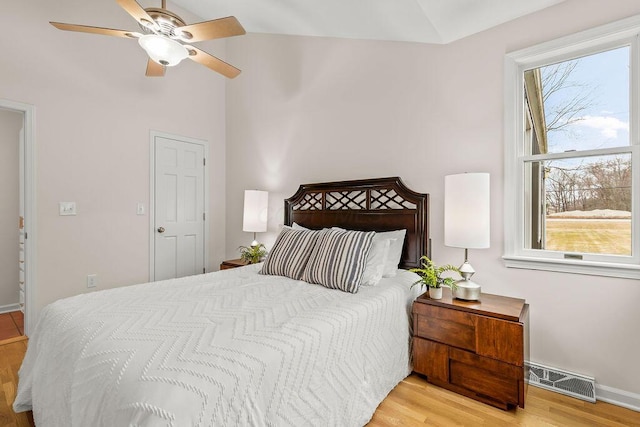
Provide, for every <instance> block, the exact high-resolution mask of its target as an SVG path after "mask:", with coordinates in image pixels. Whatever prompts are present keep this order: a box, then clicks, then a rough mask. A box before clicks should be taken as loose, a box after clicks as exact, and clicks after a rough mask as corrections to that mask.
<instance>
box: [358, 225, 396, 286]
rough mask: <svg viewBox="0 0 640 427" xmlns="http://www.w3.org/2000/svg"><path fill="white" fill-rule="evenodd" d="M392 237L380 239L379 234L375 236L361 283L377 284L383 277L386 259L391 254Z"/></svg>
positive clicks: (363, 284)
mask: <svg viewBox="0 0 640 427" xmlns="http://www.w3.org/2000/svg"><path fill="white" fill-rule="evenodd" d="M390 246H391V239H380V238H378V234H377V233H376V236H375V237H374V238H373V243H372V244H371V249H369V254H368V255H367V261H366V264H365V267H364V272H363V273H362V279H361V281H360V285H362V286H375V285H377V284H378V282H379V281H380V280H381V279H382V275H383V274H384V266H385V260H386V259H387V256H388V254H389V247H390Z"/></svg>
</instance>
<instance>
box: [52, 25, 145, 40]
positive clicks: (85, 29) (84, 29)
mask: <svg viewBox="0 0 640 427" xmlns="http://www.w3.org/2000/svg"><path fill="white" fill-rule="evenodd" d="M49 23H50V24H51V25H53V26H54V27H56V28H57V29H59V30H65V31H78V32H81V33H92V34H102V35H105V36H114V37H128V38H132V39H135V38H138V37H140V36H141V35H142V34H140V33H136V32H135V31H125V30H113V29H111V28H102V27H90V26H88V25H76V24H64V23H62V22H49Z"/></svg>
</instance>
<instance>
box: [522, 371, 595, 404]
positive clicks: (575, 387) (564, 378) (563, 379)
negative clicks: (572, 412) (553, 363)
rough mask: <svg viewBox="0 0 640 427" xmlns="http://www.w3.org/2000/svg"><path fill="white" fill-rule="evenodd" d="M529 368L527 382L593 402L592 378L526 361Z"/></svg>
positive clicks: (593, 384)
mask: <svg viewBox="0 0 640 427" xmlns="http://www.w3.org/2000/svg"><path fill="white" fill-rule="evenodd" d="M525 365H526V366H527V367H528V368H529V378H528V379H527V381H528V382H529V384H531V385H533V386H536V387H541V388H544V389H547V390H551V391H555V392H557V393H562V394H566V395H567V396H571V397H575V398H578V399H582V400H586V401H587V402H591V403H595V401H596V382H595V379H594V378H591V377H586V376H584V375H579V374H574V373H572V372H567V371H563V370H561V369H557V368H550V367H548V366H544V365H539V364H537V363H532V362H526V363H525Z"/></svg>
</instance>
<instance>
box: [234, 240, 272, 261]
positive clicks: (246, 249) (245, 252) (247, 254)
mask: <svg viewBox="0 0 640 427" xmlns="http://www.w3.org/2000/svg"><path fill="white" fill-rule="evenodd" d="M238 250H239V251H240V258H242V260H243V261H246V262H248V263H249V264H256V263H258V262H260V261H262V260H263V259H264V257H266V256H267V248H265V246H264V245H263V244H262V243H258V244H257V245H255V246H240V247H239V248H238Z"/></svg>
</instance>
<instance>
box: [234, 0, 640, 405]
mask: <svg viewBox="0 0 640 427" xmlns="http://www.w3.org/2000/svg"><path fill="white" fill-rule="evenodd" d="M638 13H640V3H638V2H637V1H635V0H616V1H607V2H604V1H600V0H568V1H566V2H564V3H562V4H559V5H557V6H554V7H551V8H548V9H545V10H543V11H541V12H538V13H536V14H533V15H529V16H526V17H523V18H521V19H518V20H516V21H514V22H511V23H507V24H504V25H502V26H500V27H497V28H495V29H492V30H489V31H486V32H483V33H481V34H478V35H475V36H471V37H468V38H466V39H463V40H460V41H458V42H455V43H453V44H450V45H446V46H435V45H422V44H410V43H395V42H373V41H356V40H339V39H327V38H310V37H288V36H273V35H248V36H245V37H242V38H237V39H231V40H229V42H228V45H227V51H228V58H229V59H230V60H231V62H232V63H234V64H237V65H238V66H239V67H240V68H242V69H243V70H244V71H243V75H242V76H241V78H240V79H239V80H238V81H236V82H233V84H229V85H228V86H227V210H228V213H227V222H226V224H227V245H226V255H227V257H229V258H231V257H234V258H235V257H237V256H238V252H237V250H236V248H237V246H238V245H241V244H246V243H247V242H248V241H249V240H250V239H251V236H250V235H249V234H247V233H243V232H242V195H243V190H245V189H251V188H257V189H264V190H268V191H269V192H270V217H269V229H270V232H269V233H267V234H264V235H261V236H260V239H261V240H262V241H263V242H265V243H267V244H268V245H270V244H271V243H272V242H273V240H274V239H275V235H276V232H277V230H278V228H279V224H282V220H283V217H282V215H283V207H282V204H283V203H282V201H283V199H284V198H285V197H289V196H291V195H292V194H293V193H294V192H295V190H296V189H297V187H298V185H299V184H302V183H312V182H322V181H334V180H343V179H358V178H370V177H384V176H395V175H398V176H401V177H402V178H403V180H404V181H405V183H406V184H407V185H408V186H409V187H410V188H412V189H413V190H416V191H420V192H427V193H430V194H431V230H432V235H431V237H432V239H433V253H434V257H435V260H436V261H437V262H439V263H441V262H447V263H449V262H450V263H454V264H455V263H457V262H460V263H461V262H462V259H463V252H462V249H454V248H447V247H445V246H444V245H443V234H442V233H443V231H442V230H443V227H442V224H443V216H442V210H443V205H442V203H443V180H444V176H445V175H447V174H451V173H459V172H464V171H470V172H471V171H474V172H490V173H491V176H492V184H491V191H492V199H491V208H492V224H491V225H492V232H491V248H490V249H488V250H476V251H471V254H470V257H471V261H472V263H473V265H474V267H475V268H476V270H477V271H478V272H477V274H476V275H475V276H474V279H475V280H476V281H477V282H479V283H481V284H482V285H483V290H484V291H485V292H488V293H497V294H502V295H508V296H513V297H520V298H525V299H526V300H527V302H528V303H530V304H531V360H532V361H535V362H538V363H542V364H546V365H550V366H555V367H559V368H564V369H567V370H570V371H575V372H579V373H584V374H588V375H594V376H595V377H596V381H597V382H598V383H599V384H601V385H606V386H609V387H614V388H616V389H619V390H625V391H628V392H631V393H640V382H638V378H640V365H639V364H638V363H637V355H638V354H640V339H638V338H637V332H636V328H637V325H638V324H640V310H638V302H639V301H640V282H638V281H636V280H625V279H609V278H603V277H590V276H584V275H572V274H563V273H550V272H549V273H548V272H541V271H529V270H516V269H507V268H505V267H504V265H503V262H502V260H501V256H502V253H503V228H502V223H503V218H504V215H509V214H510V210H509V209H507V210H506V212H505V211H504V210H503V184H504V183H503V136H502V132H503V61H504V55H505V53H506V52H509V51H513V50H517V49H520V48H524V47H527V46H531V45H534V44H537V43H541V42H543V41H547V40H550V39H553V38H557V37H560V36H563V35H566V34H570V33H573V32H576V31H579V30H583V29H587V28H590V27H592V26H596V25H599V24H604V23H607V22H610V21H613V20H617V19H620V18H623V17H627V16H631V15H634V14H638ZM603 291H604V292H606V295H608V296H607V297H603V296H602V295H603V294H602V292H603Z"/></svg>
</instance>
